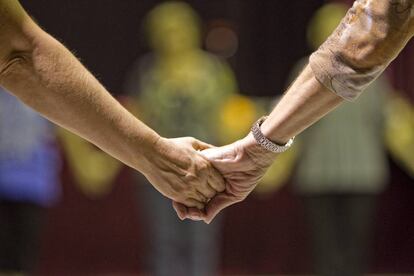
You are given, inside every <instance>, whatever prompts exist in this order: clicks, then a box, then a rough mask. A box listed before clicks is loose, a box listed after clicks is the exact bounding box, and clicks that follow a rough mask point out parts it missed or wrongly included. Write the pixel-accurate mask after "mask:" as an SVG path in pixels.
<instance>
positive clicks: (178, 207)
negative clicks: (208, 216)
mask: <svg viewBox="0 0 414 276" xmlns="http://www.w3.org/2000/svg"><path fill="white" fill-rule="evenodd" d="M173 208H174V210H175V212H176V213H177V216H178V217H179V218H180V219H181V220H185V219H186V218H188V219H191V220H203V218H204V217H205V214H204V213H203V211H201V210H199V209H197V208H192V207H186V206H185V205H184V204H182V203H179V202H176V201H173Z"/></svg>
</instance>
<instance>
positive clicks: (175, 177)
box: [142, 137, 225, 210]
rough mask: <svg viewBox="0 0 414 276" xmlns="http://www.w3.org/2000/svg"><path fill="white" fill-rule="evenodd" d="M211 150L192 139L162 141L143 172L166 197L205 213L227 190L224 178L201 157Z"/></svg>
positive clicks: (161, 139) (156, 144) (160, 140)
mask: <svg viewBox="0 0 414 276" xmlns="http://www.w3.org/2000/svg"><path fill="white" fill-rule="evenodd" d="M210 147H211V145H208V144H206V143H203V142H201V141H198V140H197V139H194V138H191V137H185V138H175V139H166V138H159V139H158V140H157V142H156V143H155V144H154V150H153V151H151V152H149V153H148V154H146V156H147V159H148V161H149V162H148V163H147V166H146V169H145V170H143V171H142V172H143V174H144V175H145V177H146V178H147V179H148V180H149V181H150V182H151V184H152V185H153V186H154V187H155V188H156V189H157V190H158V191H159V192H160V193H161V194H163V195H164V196H166V197H168V198H170V199H172V200H174V201H176V202H178V203H181V204H183V205H185V206H186V207H193V208H195V209H197V210H202V209H204V208H205V204H206V203H207V202H208V201H209V200H210V199H211V198H213V197H214V196H215V195H216V194H217V193H219V192H223V191H224V189H225V182H224V180H223V178H222V176H221V174H220V173H219V172H218V171H217V170H216V169H215V168H214V167H213V166H212V164H211V163H210V162H209V161H208V160H207V158H205V157H203V156H202V155H201V154H200V153H199V152H200V151H202V150H205V149H208V148H210ZM183 207H184V206H183ZM186 207H184V208H186Z"/></svg>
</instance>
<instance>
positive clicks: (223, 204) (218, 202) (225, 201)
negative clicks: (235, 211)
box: [204, 193, 237, 224]
mask: <svg viewBox="0 0 414 276" xmlns="http://www.w3.org/2000/svg"><path fill="white" fill-rule="evenodd" d="M236 202H237V200H236V199H235V198H234V197H233V196H232V195H229V194H226V193H221V194H218V195H216V196H215V197H214V198H212V199H211V200H210V202H209V203H208V204H207V206H206V214H205V217H204V222H205V223H207V224H210V223H211V222H212V221H213V219H214V218H215V217H216V216H217V215H218V214H219V213H220V212H221V211H222V210H223V209H225V208H227V207H229V206H230V205H233V204H234V203H236Z"/></svg>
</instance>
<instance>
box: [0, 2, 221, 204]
mask: <svg viewBox="0 0 414 276" xmlns="http://www.w3.org/2000/svg"><path fill="white" fill-rule="evenodd" d="M0 85H1V86H3V87H5V88H6V89H7V90H8V91H10V92H11V93H13V94H14V95H15V96H17V97H18V98H19V99H20V100H22V101H23V102H25V103H26V104H27V105H29V106H30V107H32V108H33V109H35V110H36V111H38V112H39V113H41V114H43V115H44V116H45V117H47V118H48V119H50V120H51V121H53V122H55V123H56V124H58V125H60V126H62V127H64V128H66V129H68V130H70V131H72V132H74V133H76V134H78V135H80V136H82V137H83V138H85V139H87V140H88V141H90V142H92V143H94V144H95V145H97V146H98V147H100V148H101V149H103V150H104V151H106V152H108V153H109V154H111V155H112V156H113V157H115V158H117V159H119V160H121V161H122V162H124V163H125V164H127V165H129V166H131V167H133V168H135V169H137V170H139V171H141V172H142V173H143V174H144V175H145V176H146V177H147V178H148V180H149V181H150V182H151V183H152V184H153V185H154V187H155V188H156V189H158V190H159V191H160V192H161V193H162V194H163V195H165V196H167V197H169V198H172V199H174V200H177V201H179V202H181V203H184V204H186V205H187V206H192V207H197V208H202V207H203V204H202V202H205V201H206V199H207V198H210V197H211V196H213V195H214V194H215V191H219V190H222V189H224V183H223V180H222V179H221V176H220V175H219V174H218V173H217V172H216V171H215V170H214V169H213V168H212V166H211V165H210V163H209V162H208V161H207V160H205V159H204V158H203V157H201V156H200V155H198V154H197V152H196V151H195V150H202V149H204V148H207V147H209V146H208V145H206V144H203V143H201V142H198V141H196V140H195V139H192V138H184V139H171V140H170V139H165V138H163V137H160V136H159V135H158V134H157V133H156V132H155V131H153V130H152V129H150V128H148V127H147V126H146V125H145V124H143V123H142V122H140V121H139V120H138V119H136V118H135V117H134V116H132V115H131V114H130V113H129V112H128V111H126V109H124V108H123V107H122V106H121V105H120V104H119V103H118V102H117V101H116V100H115V99H114V98H113V97H112V96H111V95H110V94H109V93H108V92H107V91H106V89H105V88H104V87H103V86H102V85H101V84H100V83H99V82H98V81H97V80H96V79H95V78H94V77H93V76H92V75H91V74H90V73H89V72H88V71H87V70H86V69H85V68H84V67H83V65H82V64H81V63H80V62H79V61H78V60H77V59H76V58H75V57H74V56H73V55H72V54H71V53H70V52H69V51H68V50H67V49H66V48H65V47H64V46H63V45H62V44H60V43H59V42H58V41H56V40H55V39H54V38H53V37H51V36H50V35H49V34H47V33H46V32H44V31H43V30H42V29H41V28H40V27H39V26H37V25H36V24H35V23H34V22H33V20H32V19H31V18H30V17H29V16H28V15H27V13H26V12H25V11H24V10H23V8H22V7H21V5H20V4H19V2H18V1H16V0H0ZM177 123H179V122H177Z"/></svg>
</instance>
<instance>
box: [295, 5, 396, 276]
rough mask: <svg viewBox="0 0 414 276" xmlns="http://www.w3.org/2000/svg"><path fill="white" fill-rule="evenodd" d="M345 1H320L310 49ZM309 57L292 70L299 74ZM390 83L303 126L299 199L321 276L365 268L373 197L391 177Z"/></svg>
mask: <svg viewBox="0 0 414 276" xmlns="http://www.w3.org/2000/svg"><path fill="white" fill-rule="evenodd" d="M346 11H347V6H345V5H341V4H327V5H325V6H322V7H321V8H320V9H319V10H317V12H316V13H315V15H314V16H313V18H312V19H311V22H310V24H309V27H308V40H309V43H310V45H311V47H312V49H313V50H316V49H317V47H319V45H320V44H321V43H322V42H323V41H324V40H325V39H326V38H327V36H328V35H329V34H330V33H331V32H332V31H333V29H334V28H335V27H336V26H337V25H338V23H339V22H340V20H341V19H342V18H343V16H344V15H345V13H346ZM306 61H307V59H306V60H302V61H300V62H299V65H297V66H296V68H295V69H294V75H295V76H296V75H297V74H298V72H299V69H300V68H303V65H304V64H305V62H306ZM390 90H391V88H390V85H389V84H388V82H387V81H386V79H385V78H384V77H381V78H380V79H379V80H378V81H376V82H375V83H373V84H372V85H371V86H370V87H369V88H368V89H367V91H366V93H364V94H363V95H362V96H361V97H360V99H358V101H357V102H355V103H345V104H343V105H342V106H341V107H339V108H338V109H337V110H336V111H335V112H332V114H330V115H328V116H326V117H325V118H324V119H322V120H321V121H320V122H319V123H317V124H315V125H314V126H312V127H310V128H309V129H308V130H306V131H305V132H304V133H303V135H301V137H299V140H300V142H301V155H300V158H299V159H298V164H297V165H298V166H297V171H296V175H295V178H294V180H295V184H296V188H297V190H298V192H299V194H300V195H301V197H302V198H303V200H304V203H305V207H306V212H307V215H308V222H309V227H310V228H309V230H310V237H311V239H312V246H313V257H314V267H315V270H316V272H317V274H318V275H331V276H332V275H336V276H339V275H348V276H349V275H353V276H356V275H362V274H363V273H365V272H366V269H367V264H368V256H369V254H368V253H369V249H370V239H371V237H372V235H373V232H372V230H373V222H374V219H375V218H374V215H375V210H376V199H377V196H378V194H379V193H380V192H381V191H383V190H384V187H385V185H386V183H387V181H388V164H387V159H386V153H385V147H384V140H383V139H382V138H381V137H383V133H384V121H383V119H384V116H383V115H384V114H383V107H384V100H385V94H387V93H388V92H390Z"/></svg>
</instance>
